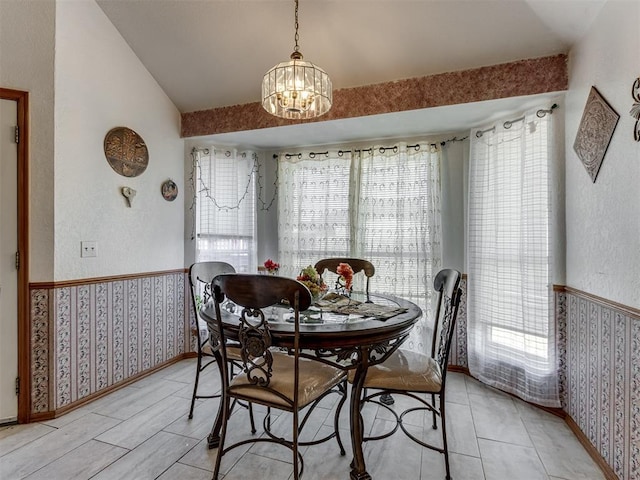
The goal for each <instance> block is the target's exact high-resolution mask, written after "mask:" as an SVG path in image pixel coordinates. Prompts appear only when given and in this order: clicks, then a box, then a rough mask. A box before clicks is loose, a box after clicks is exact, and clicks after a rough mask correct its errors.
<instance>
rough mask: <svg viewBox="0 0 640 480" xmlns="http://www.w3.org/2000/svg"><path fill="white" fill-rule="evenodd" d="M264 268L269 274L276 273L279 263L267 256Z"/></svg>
mask: <svg viewBox="0 0 640 480" xmlns="http://www.w3.org/2000/svg"><path fill="white" fill-rule="evenodd" d="M264 268H265V270H266V271H267V272H268V273H269V275H276V274H277V273H278V270H280V264H279V263H276V262H274V261H273V260H271V259H270V258H268V259H267V260H266V261H265V262H264Z"/></svg>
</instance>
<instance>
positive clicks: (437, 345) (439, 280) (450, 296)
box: [431, 269, 462, 385]
mask: <svg viewBox="0 0 640 480" xmlns="http://www.w3.org/2000/svg"><path fill="white" fill-rule="evenodd" d="M433 287H434V289H435V291H437V292H438V303H437V307H436V316H435V323H434V326H433V340H432V344H431V356H432V357H433V358H434V359H435V360H436V361H437V362H438V364H439V365H440V369H441V370H440V371H441V372H442V378H443V385H444V379H445V376H446V373H447V363H448V361H449V353H450V351H451V341H452V339H453V333H454V331H455V324H456V318H457V317H458V306H459V305H460V296H461V295H462V291H461V290H460V272H458V271H457V270H452V269H444V270H440V271H439V272H438V273H437V275H436V277H435V279H434V281H433Z"/></svg>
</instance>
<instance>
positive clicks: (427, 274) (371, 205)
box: [352, 144, 442, 353]
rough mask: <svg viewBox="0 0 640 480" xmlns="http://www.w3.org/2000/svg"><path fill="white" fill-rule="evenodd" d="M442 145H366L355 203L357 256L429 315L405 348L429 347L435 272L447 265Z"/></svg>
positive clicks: (380, 284) (383, 287) (390, 289)
mask: <svg viewBox="0 0 640 480" xmlns="http://www.w3.org/2000/svg"><path fill="white" fill-rule="evenodd" d="M440 154H441V152H440V149H439V148H436V146H434V145H430V144H416V145H411V146H407V145H406V144H398V145H396V146H395V148H380V147H373V148H371V149H368V150H362V151H361V154H360V157H359V158H358V159H356V160H354V165H353V169H352V171H353V172H356V175H354V176H355V177H356V178H357V179H359V182H358V183H359V185H358V188H357V190H356V191H357V193H358V195H357V198H358V201H357V202H355V204H354V207H353V212H354V222H353V225H354V227H355V228H353V230H352V231H353V245H354V253H355V256H358V257H361V258H366V259H367V260H369V261H371V262H372V263H373V264H374V266H375V267H376V275H375V277H374V278H373V280H372V281H373V285H374V288H375V290H376V291H378V292H384V293H390V294H393V295H398V296H401V297H403V298H406V299H408V300H411V301H412V302H414V303H416V304H417V305H419V306H420V308H422V310H423V312H424V315H423V317H422V319H421V320H420V322H418V324H416V326H415V327H414V328H413V329H412V330H411V334H410V336H409V339H408V340H407V341H406V342H405V343H404V344H403V347H402V348H406V349H409V350H414V351H418V352H424V353H428V352H429V348H430V346H431V344H430V341H431V332H432V330H433V325H432V323H433V317H432V315H430V314H429V312H431V311H432V306H431V303H432V299H433V278H434V277H435V275H436V273H437V272H438V271H439V270H440V269H441V268H442V245H441V243H442V228H441V218H440V217H441V214H440V194H441V191H440V160H441V158H440Z"/></svg>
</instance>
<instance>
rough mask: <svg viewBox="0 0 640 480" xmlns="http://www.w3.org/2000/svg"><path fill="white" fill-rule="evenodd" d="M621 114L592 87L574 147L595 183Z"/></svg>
mask: <svg viewBox="0 0 640 480" xmlns="http://www.w3.org/2000/svg"><path fill="white" fill-rule="evenodd" d="M619 119H620V115H618V114H617V113H616V112H615V111H614V110H613V108H611V106H610V105H609V104H608V103H607V101H606V100H605V99H604V98H602V96H601V95H600V92H598V90H596V88H595V87H591V91H590V92H589V96H588V97H587V104H586V105H585V107H584V112H583V113H582V120H580V126H579V127H578V133H577V134H576V139H575V142H574V143H573V149H574V151H575V152H576V154H577V155H578V157H579V158H580V160H581V161H582V164H583V165H584V168H586V169H587V173H588V174H589V176H590V177H591V181H592V182H594V183H595V181H596V177H597V176H598V172H599V171H600V166H601V165H602V160H603V159H604V155H605V153H607V148H608V147H609V142H611V137H612V136H613V132H614V130H615V129H616V125H617V124H618V120H619Z"/></svg>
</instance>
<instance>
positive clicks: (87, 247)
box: [80, 241, 98, 257]
mask: <svg viewBox="0 0 640 480" xmlns="http://www.w3.org/2000/svg"><path fill="white" fill-rule="evenodd" d="M80 256H81V257H97V256H98V242H86V241H85V242H80Z"/></svg>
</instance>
